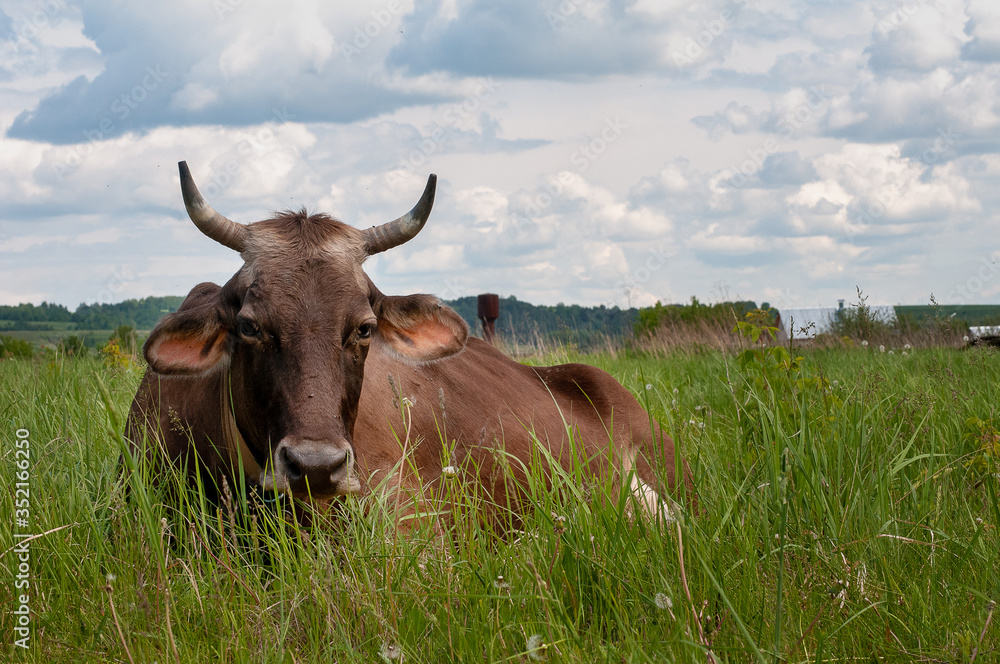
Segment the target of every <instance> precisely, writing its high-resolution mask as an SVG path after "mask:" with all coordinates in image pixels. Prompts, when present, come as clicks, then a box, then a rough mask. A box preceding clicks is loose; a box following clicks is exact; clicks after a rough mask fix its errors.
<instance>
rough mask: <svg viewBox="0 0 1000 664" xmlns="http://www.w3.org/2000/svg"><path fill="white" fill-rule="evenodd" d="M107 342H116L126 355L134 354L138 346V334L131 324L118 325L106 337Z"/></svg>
mask: <svg viewBox="0 0 1000 664" xmlns="http://www.w3.org/2000/svg"><path fill="white" fill-rule="evenodd" d="M108 342H117V344H118V348H119V349H120V350H121V352H122V353H125V354H126V355H135V354H136V351H137V350H138V348H139V336H138V334H136V331H135V328H134V327H133V326H131V325H119V326H118V327H116V328H115V331H114V332H112V333H111V336H110V337H108Z"/></svg>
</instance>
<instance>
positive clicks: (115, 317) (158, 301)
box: [0, 295, 184, 330]
mask: <svg viewBox="0 0 1000 664" xmlns="http://www.w3.org/2000/svg"><path fill="white" fill-rule="evenodd" d="M183 301H184V298H183V297H181V296H179V295H169V296H166V297H144V298H142V299H138V300H124V301H122V302H115V303H113V304H86V303H83V304H81V305H80V306H79V307H77V308H76V311H70V310H69V309H68V308H66V306H65V305H62V304H50V303H48V302H42V303H41V304H39V305H35V304H30V303H25V304H18V305H16V306H10V305H5V306H0V321H2V327H0V329H4V330H46V329H49V330H51V329H54V325H53V324H60V327H61V328H62V329H68V330H113V329H115V328H117V327H119V326H121V325H131V326H133V327H135V328H137V329H140V330H148V329H150V328H152V327H153V326H154V325H156V322H157V321H158V320H160V318H162V317H163V316H164V315H165V314H168V313H171V312H173V311H177V307H179V306H180V305H181V302H183Z"/></svg>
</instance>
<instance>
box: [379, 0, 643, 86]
mask: <svg viewBox="0 0 1000 664" xmlns="http://www.w3.org/2000/svg"><path fill="white" fill-rule="evenodd" d="M658 24H659V22H658V21H651V20H650V17H649V14H645V13H644V12H641V11H627V10H626V7H625V3H623V2H617V1H612V2H594V1H592V0H564V1H563V0H559V1H557V0H546V1H545V2H542V3H538V2H533V1H532V0H510V1H509V2H505V3H503V9H502V10H501V9H500V6H499V5H497V4H496V3H494V2H490V1H489V0H472V1H470V2H463V3H458V4H457V5H454V4H445V3H442V2H440V1H439V2H426V3H418V5H417V8H416V10H415V11H414V12H413V13H412V14H410V15H408V16H407V18H406V20H405V21H404V26H403V32H404V38H403V40H402V41H401V42H400V43H399V44H398V45H397V46H396V47H395V48H394V49H393V51H392V53H391V54H390V55H389V58H388V63H389V64H390V65H392V66H396V67H400V68H402V69H404V70H405V71H407V72H409V73H411V74H426V73H429V72H442V71H443V72H450V73H453V74H457V75H460V76H500V77H521V78H567V77H569V78H572V77H579V76H588V77H589V76H602V75H608V74H615V73H631V72H639V71H647V70H650V69H652V68H653V67H655V66H656V65H657V64H659V62H660V58H661V54H660V46H659V43H658V41H659V33H658V32H657V29H656V26H657V25H658Z"/></svg>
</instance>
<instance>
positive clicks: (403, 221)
mask: <svg viewBox="0 0 1000 664" xmlns="http://www.w3.org/2000/svg"><path fill="white" fill-rule="evenodd" d="M436 188H437V176H436V175H434V174H433V173H431V175H430V177H428V178H427V186H426V187H424V193H423V194H422V195H421V196H420V200H419V201H417V204H416V205H414V206H413V209H412V210H410V211H409V212H407V213H406V214H404V215H403V216H402V217H400V218H399V219H396V220H394V221H390V222H388V223H385V224H382V225H381V226H372V227H371V228H369V229H368V230H366V231H364V234H365V251H366V252H368V255H369V256H371V255H374V254H377V253H380V252H382V251H385V250H386V249H392V248H393V247H395V246H398V245H400V244H403V243H404V242H406V241H407V240H411V239H413V236H415V235H416V234H417V233H419V232H420V229H421V228H423V227H424V224H425V223H426V222H427V217H429V216H430V214H431V207H432V206H433V205H434V191H435V189H436Z"/></svg>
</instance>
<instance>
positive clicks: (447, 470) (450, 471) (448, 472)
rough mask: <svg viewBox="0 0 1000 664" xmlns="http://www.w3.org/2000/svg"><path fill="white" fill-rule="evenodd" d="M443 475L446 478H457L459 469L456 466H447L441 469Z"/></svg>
mask: <svg viewBox="0 0 1000 664" xmlns="http://www.w3.org/2000/svg"><path fill="white" fill-rule="evenodd" d="M441 474H442V475H444V476H445V477H455V476H456V475H458V468H456V467H455V466H445V467H444V468H442V469H441Z"/></svg>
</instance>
